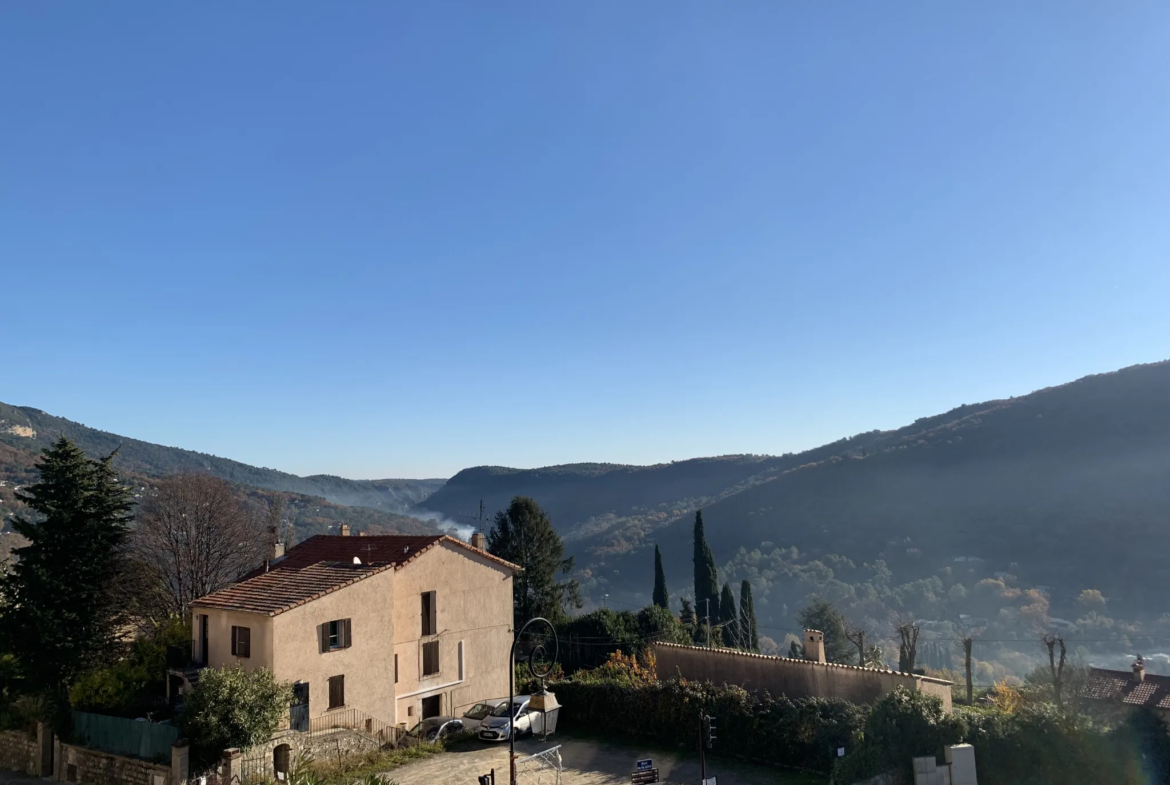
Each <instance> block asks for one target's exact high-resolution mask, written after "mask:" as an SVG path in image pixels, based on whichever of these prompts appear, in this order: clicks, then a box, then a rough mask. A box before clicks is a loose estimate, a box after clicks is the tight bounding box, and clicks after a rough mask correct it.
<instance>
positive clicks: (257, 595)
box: [191, 564, 394, 616]
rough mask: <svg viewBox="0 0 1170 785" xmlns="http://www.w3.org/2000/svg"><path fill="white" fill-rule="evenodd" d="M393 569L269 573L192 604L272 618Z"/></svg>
mask: <svg viewBox="0 0 1170 785" xmlns="http://www.w3.org/2000/svg"><path fill="white" fill-rule="evenodd" d="M393 566H394V565H392V564H383V565H377V566H369V565H365V564H360V565H359V564H312V565H310V566H308V567H305V568H304V569H303V570H272V571H271V572H266V573H261V574H259V575H256V576H255V577H252V578H246V579H244V580H242V581H239V582H238V583H233V584H231V585H230V586H225V587H224V588H222V589H220V590H219V591H216V592H212V593H211V594H207V595H204V596H203V597H200V598H199V599H197V600H195V602H193V603H191V605H192V607H198V608H220V609H223V610H229V611H244V612H246V613H264V614H267V615H269V616H275V615H276V614H278V613H282V612H284V611H287V610H291V609H292V608H295V607H297V606H298V605H303V604H305V603H306V602H309V601H310V600H315V599H317V598H318V597H321V596H323V595H326V594H329V593H330V592H333V591H337V590H338V589H340V588H343V587H345V586H349V585H350V584H352V583H357V582H358V581H360V580H364V579H365V578H368V577H370V576H371V575H377V574H378V573H380V572H384V571H385V570H388V569H390V568H391V567H393Z"/></svg>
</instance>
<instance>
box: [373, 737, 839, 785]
mask: <svg viewBox="0 0 1170 785" xmlns="http://www.w3.org/2000/svg"><path fill="white" fill-rule="evenodd" d="M558 744H559V745H560V747H561V749H560V752H561V761H562V766H563V769H562V772H561V779H560V785H622V784H624V785H629V782H630V774H631V773H632V772H633V771H634V764H635V762H636V761H637V760H639V759H642V758H650V759H652V760H653V761H654V766H655V767H656V768H657V769H658V773H659V776H660V778H661V780H662V782H663V783H668V785H698V783H699V761H698V759H697V758H696V759H693V760H692V759H690V758H686V757H681V758H680V757H679V756H678V755H675V754H673V753H664V752H662V751H661V750H653V751H651V750H642V749H639V748H638V747H636V746H616V745H613V744H607V743H601V742H596V741H591V740H582V739H571V738H563V737H562V738H554V739H550V740H549V741H548V742H547V743H542V742H541V741H539V740H532V739H523V740H521V741H519V742H517V744H516V755H517V758H523V757H525V756H528V755H531V754H533V753H535V752H540V751H543V750H546V749H548V748H549V747H553V746H556V745H558ZM492 768H495V770H496V783H497V785H507V783H508V746H507V745H506V744H504V745H493V746H488V745H487V744H486V743H482V744H480V745H478V746H473V747H469V748H468V749H467V750H462V751H455V752H447V753H444V754H442V755H436V756H435V757H433V758H428V759H426V760H424V761H420V762H418V763H412V764H410V765H408V766H403V767H402V768H398V769H395V770H393V771H391V772H388V773H387V776H388V778H389V779H390V780H391V781H392V782H395V783H397V785H476V782H477V779H476V778H477V777H478V776H479V775H481V774H487V773H488V772H489V771H490V770H491V769H492ZM707 776H708V777H712V776H717V777H718V781H719V785H823V783H824V782H825V780H823V779H818V778H815V777H809V776H805V775H800V774H794V773H792V772H786V771H783V770H779V769H771V768H766V767H762V766H750V765H745V764H739V763H729V762H726V761H720V760H710V761H709V762H708V766H707ZM527 782H532V783H536V782H539V783H540V785H553V783H554V782H555V780H554V779H551V778H545V779H541V780H534V779H533V780H526V779H524V778H521V779H520V783H521V785H525V783H527Z"/></svg>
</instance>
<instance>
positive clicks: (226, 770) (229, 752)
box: [220, 747, 244, 785]
mask: <svg viewBox="0 0 1170 785" xmlns="http://www.w3.org/2000/svg"><path fill="white" fill-rule="evenodd" d="M243 757H244V753H242V752H240V750H239V748H237V747H230V748H228V749H226V750H224V751H223V758H222V759H221V764H222V768H223V774H221V775H220V776H221V779H220V782H223V783H227V784H228V785H230V783H231V781H232V777H235V776H238V775H239V774H240V764H241V762H242V761H241V759H242V758H243Z"/></svg>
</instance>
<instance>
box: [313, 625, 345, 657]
mask: <svg viewBox="0 0 1170 785" xmlns="http://www.w3.org/2000/svg"><path fill="white" fill-rule="evenodd" d="M317 634H318V635H319V636H320V639H321V653H322V654H324V653H325V652H327V651H337V650H338V649H348V648H349V647H350V645H351V644H352V643H353V628H352V625H351V624H350V620H349V619H337V620H336V621H327V622H325V623H324V624H322V625H320V626H319V627H317Z"/></svg>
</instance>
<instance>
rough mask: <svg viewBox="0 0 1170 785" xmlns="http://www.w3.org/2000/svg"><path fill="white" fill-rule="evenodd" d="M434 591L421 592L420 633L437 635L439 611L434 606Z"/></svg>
mask: <svg viewBox="0 0 1170 785" xmlns="http://www.w3.org/2000/svg"><path fill="white" fill-rule="evenodd" d="M436 599H437V598H436V596H435V592H433V591H428V592H423V595H422V634H423V635H437V634H438V632H439V612H438V608H437V607H436V604H437V603H436Z"/></svg>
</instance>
